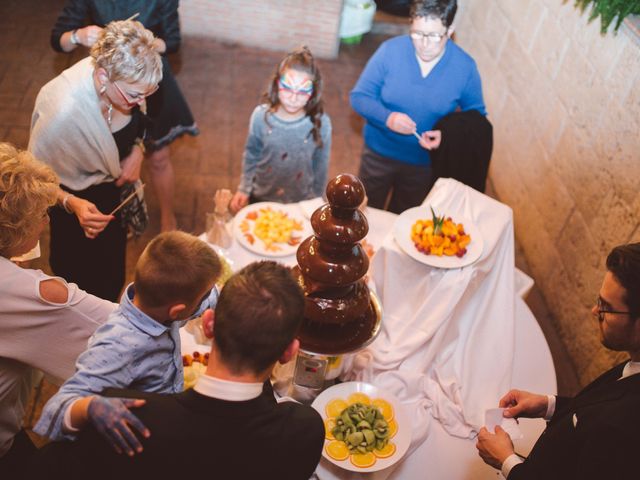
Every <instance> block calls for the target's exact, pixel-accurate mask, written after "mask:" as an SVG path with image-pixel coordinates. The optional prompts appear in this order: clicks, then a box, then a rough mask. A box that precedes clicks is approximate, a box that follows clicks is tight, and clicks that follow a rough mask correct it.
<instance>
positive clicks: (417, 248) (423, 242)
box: [393, 206, 483, 268]
mask: <svg viewBox="0 0 640 480" xmlns="http://www.w3.org/2000/svg"><path fill="white" fill-rule="evenodd" d="M437 211H438V210H437V209H436V208H435V207H433V206H420V207H414V208H410V209H408V210H405V211H404V212H402V214H400V216H398V218H397V219H396V223H395V225H394V229H393V235H394V238H395V240H396V242H397V243H398V245H399V246H400V248H401V249H402V250H403V251H404V252H405V253H406V254H407V255H409V256H410V257H411V258H413V259H415V260H417V261H419V262H421V263H424V264H426V265H431V266H433V267H438V268H460V267H464V266H467V265H470V264H472V263H473V262H475V261H476V260H477V259H478V258H480V255H481V254H482V249H483V240H482V235H481V234H480V231H479V230H478V228H477V227H476V226H475V225H474V224H473V222H472V221H471V220H469V219H468V218H466V217H463V216H462V215H459V214H457V213H450V212H449V213H446V214H443V213H440V214H436V212H437Z"/></svg>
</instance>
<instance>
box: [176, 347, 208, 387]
mask: <svg viewBox="0 0 640 480" xmlns="http://www.w3.org/2000/svg"><path fill="white" fill-rule="evenodd" d="M208 364H209V352H207V353H200V352H198V351H194V352H193V353H187V354H185V355H182V368H183V369H184V389H185V390H188V389H190V388H193V386H194V385H195V384H196V382H197V381H198V378H200V375H203V374H204V372H205V370H206V369H207V365H208Z"/></svg>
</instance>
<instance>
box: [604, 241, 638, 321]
mask: <svg viewBox="0 0 640 480" xmlns="http://www.w3.org/2000/svg"><path fill="white" fill-rule="evenodd" d="M607 270H609V271H610V272H611V273H612V274H613V276H614V277H615V278H616V280H618V282H620V285H622V286H623V287H624V289H625V290H626V293H625V299H624V300H625V303H626V304H627V307H628V308H629V311H631V312H632V313H633V314H634V315H633V316H634V317H639V316H640V243H629V244H627V245H620V246H618V247H616V248H614V249H613V250H611V253H610V254H609V256H608V257H607Z"/></svg>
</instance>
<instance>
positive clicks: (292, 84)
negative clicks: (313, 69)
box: [278, 70, 313, 97]
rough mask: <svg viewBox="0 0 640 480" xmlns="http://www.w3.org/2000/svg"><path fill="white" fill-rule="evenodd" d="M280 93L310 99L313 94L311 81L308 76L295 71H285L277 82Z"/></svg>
mask: <svg viewBox="0 0 640 480" xmlns="http://www.w3.org/2000/svg"><path fill="white" fill-rule="evenodd" d="M278 86H279V89H280V91H281V92H283V93H285V94H289V95H302V96H305V97H310V96H311V95H312V94H313V80H312V79H311V78H310V77H309V75H308V74H306V73H303V72H298V71H295V70H287V71H286V72H284V74H283V75H281V76H280V80H278Z"/></svg>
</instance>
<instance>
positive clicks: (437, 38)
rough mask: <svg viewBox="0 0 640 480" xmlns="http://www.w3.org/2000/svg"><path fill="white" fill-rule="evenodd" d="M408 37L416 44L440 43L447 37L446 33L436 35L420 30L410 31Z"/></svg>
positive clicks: (435, 33)
mask: <svg viewBox="0 0 640 480" xmlns="http://www.w3.org/2000/svg"><path fill="white" fill-rule="evenodd" d="M409 36H410V37H411V38H412V39H413V40H415V41H416V42H420V41H427V42H433V43H440V42H441V41H442V39H443V38H445V37H446V36H447V32H445V33H437V32H429V33H426V32H421V31H420V30H411V32H409Z"/></svg>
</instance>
